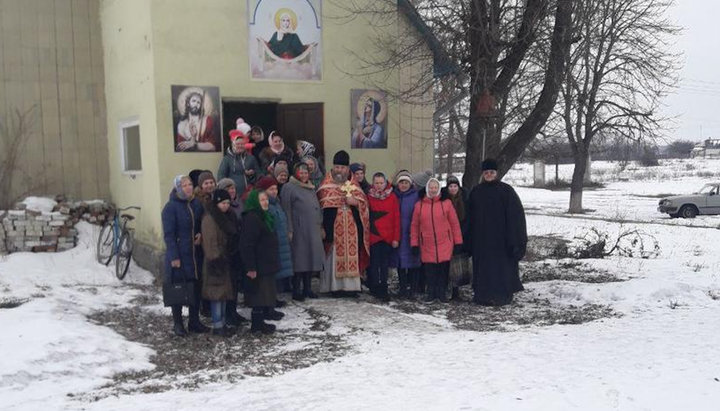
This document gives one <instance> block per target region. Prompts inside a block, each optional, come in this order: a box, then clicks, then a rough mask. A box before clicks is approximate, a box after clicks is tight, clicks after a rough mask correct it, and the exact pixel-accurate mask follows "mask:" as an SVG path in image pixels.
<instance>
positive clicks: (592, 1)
mask: <svg viewBox="0 0 720 411" xmlns="http://www.w3.org/2000/svg"><path fill="white" fill-rule="evenodd" d="M671 5H672V0H585V1H583V2H581V7H580V8H579V9H578V12H577V13H576V14H575V16H574V17H575V22H574V23H573V28H574V34H573V36H574V37H576V38H577V39H578V41H577V42H575V43H574V44H573V47H572V51H571V53H570V54H569V55H568V56H567V66H568V69H567V71H566V75H565V84H564V86H563V89H562V100H561V101H562V103H561V104H559V106H558V112H559V117H560V118H561V122H562V126H561V127H562V128H563V129H564V131H565V133H566V134H567V138H568V141H569V142H570V147H571V148H572V152H573V158H574V163H575V168H574V170H573V177H572V182H571V189H570V206H569V212H570V213H579V212H582V210H583V207H582V193H583V176H584V175H585V171H586V168H587V162H588V156H589V154H590V147H591V144H592V142H593V140H594V139H595V138H596V137H597V136H600V135H612V136H614V137H615V138H623V139H630V140H634V141H640V140H643V139H654V138H655V137H657V135H658V132H659V129H660V127H661V124H662V122H663V119H661V118H660V117H659V114H658V108H659V107H660V101H661V98H662V97H663V96H665V95H666V93H667V92H668V91H669V90H670V88H671V84H672V83H673V80H674V79H675V78H674V73H675V72H676V69H677V55H676V54H673V53H672V52H671V51H670V48H669V46H668V42H669V41H670V40H671V39H672V37H673V36H674V35H675V34H677V32H678V29H677V28H676V27H675V26H674V25H673V24H672V23H671V22H670V21H669V20H667V18H666V17H665V16H666V12H667V9H668V7H670V6H671Z"/></svg>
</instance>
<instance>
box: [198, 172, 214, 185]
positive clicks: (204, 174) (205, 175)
mask: <svg viewBox="0 0 720 411" xmlns="http://www.w3.org/2000/svg"><path fill="white" fill-rule="evenodd" d="M206 180H215V177H214V176H213V173H212V171H209V170H205V171H203V172H201V173H200V174H199V175H198V178H197V185H198V186H199V187H202V185H203V183H204V182H205V181H206Z"/></svg>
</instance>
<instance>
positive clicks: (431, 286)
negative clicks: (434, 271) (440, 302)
mask: <svg viewBox="0 0 720 411" xmlns="http://www.w3.org/2000/svg"><path fill="white" fill-rule="evenodd" d="M425 288H426V289H427V297H425V302H426V303H431V302H433V301H435V298H436V297H437V296H436V295H435V293H436V292H437V290H436V287H435V275H428V276H425Z"/></svg>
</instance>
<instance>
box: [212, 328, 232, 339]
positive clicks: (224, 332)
mask: <svg viewBox="0 0 720 411" xmlns="http://www.w3.org/2000/svg"><path fill="white" fill-rule="evenodd" d="M233 334H235V329H234V328H231V327H228V326H227V325H225V326H222V327H220V328H213V329H212V335H218V336H220V337H231V336H232V335H233Z"/></svg>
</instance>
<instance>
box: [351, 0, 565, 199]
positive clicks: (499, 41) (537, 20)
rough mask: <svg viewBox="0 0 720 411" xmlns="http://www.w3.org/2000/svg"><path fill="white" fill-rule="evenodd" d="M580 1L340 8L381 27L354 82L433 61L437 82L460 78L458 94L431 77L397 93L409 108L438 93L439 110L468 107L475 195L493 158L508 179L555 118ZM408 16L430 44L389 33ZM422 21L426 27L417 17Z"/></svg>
mask: <svg viewBox="0 0 720 411" xmlns="http://www.w3.org/2000/svg"><path fill="white" fill-rule="evenodd" d="M578 2H579V1H578V0H461V1H447V0H417V1H413V2H412V3H411V2H410V0H385V1H380V0H375V1H369V2H368V1H363V0H343V2H342V4H340V3H339V2H338V3H337V4H340V7H342V8H344V9H345V10H347V11H348V13H347V16H344V17H345V18H359V16H365V18H366V19H367V21H366V22H367V24H372V25H375V26H376V27H377V28H378V30H377V32H378V37H377V39H376V42H375V47H374V49H373V50H366V51H365V52H364V53H362V54H359V53H353V54H355V56H356V57H357V59H356V60H358V61H360V63H359V64H355V66H354V67H353V68H352V70H351V71H348V74H351V75H361V76H365V79H366V80H368V81H372V79H374V78H378V77H379V78H380V79H381V81H382V80H384V79H386V78H387V77H389V76H390V75H391V74H390V73H392V72H393V70H396V69H397V68H398V67H401V66H405V65H408V64H411V62H413V61H417V60H418V59H425V60H426V61H427V60H429V59H433V60H434V61H435V72H434V74H435V76H438V75H443V74H449V73H452V74H455V76H454V77H453V78H454V80H455V86H454V89H453V88H446V87H442V90H439V87H437V83H435V82H434V79H433V78H430V77H429V76H425V77H420V78H418V79H414V80H415V81H413V82H411V84H410V85H407V86H406V87H400V88H398V89H397V90H394V92H393V91H390V92H391V94H393V95H395V96H396V97H397V98H399V99H403V100H407V99H408V98H419V97H420V96H427V95H428V92H430V91H431V92H434V93H435V96H436V97H438V98H437V99H436V100H435V102H436V103H437V105H438V106H439V107H452V106H453V105H454V104H457V102H458V96H462V97H464V98H465V99H467V101H468V104H466V105H465V106H466V107H467V116H463V117H467V123H466V124H461V125H462V127H464V128H465V129H466V136H465V139H466V158H465V175H464V177H463V184H464V185H466V186H472V185H474V184H476V183H477V182H478V181H479V178H480V174H481V168H480V163H481V162H482V160H483V159H484V158H487V157H494V158H496V159H497V160H498V163H499V166H500V170H498V171H499V173H500V175H504V174H505V173H506V172H507V170H509V169H510V167H511V166H512V164H513V163H514V162H515V161H516V160H517V159H518V158H519V157H520V156H521V155H522V153H523V151H524V150H525V148H526V147H527V145H528V144H529V143H530V142H531V141H532V140H533V139H534V138H535V136H536V135H537V134H538V132H539V131H540V130H541V129H542V127H543V126H544V124H545V122H546V121H547V119H548V117H549V116H550V114H551V113H552V111H553V107H554V106H555V102H556V100H557V97H558V93H559V91H560V88H561V86H562V80H563V78H564V76H565V65H566V62H567V58H566V56H567V54H569V51H570V42H571V37H570V36H571V34H572V30H571V29H570V25H571V24H572V14H573V9H574V7H575V4H576V3H578ZM398 8H400V9H401V11H403V12H404V13H405V14H406V15H408V16H411V19H410V20H411V23H412V24H411V25H410V26H411V27H413V29H417V30H418V32H420V33H421V35H420V36H417V35H406V33H403V34H400V35H398V34H397V33H395V34H392V32H391V31H389V30H385V29H386V28H387V27H388V26H389V25H391V22H392V21H394V20H393V19H394V17H391V16H396V15H397V9H398ZM415 15H417V16H418V17H420V19H419V20H421V21H422V23H417V20H418V19H413V18H412V17H413V16H415ZM341 18H342V17H341ZM393 27H394V26H393ZM428 44H429V45H430V47H428ZM536 49H541V52H534V51H533V50H536ZM351 52H352V51H351ZM538 56H539V57H538ZM382 86H385V85H384V84H383V85H382ZM439 111H443V110H439ZM447 111H449V109H448V110H446V111H445V112H447ZM449 124H450V122H448V123H447V125H448V127H449ZM454 127H455V128H456V130H457V129H459V128H462V127H457V125H455V126H454Z"/></svg>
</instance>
